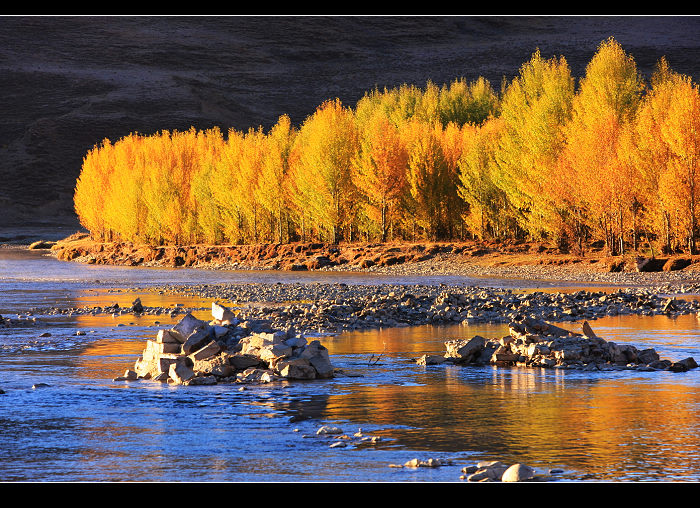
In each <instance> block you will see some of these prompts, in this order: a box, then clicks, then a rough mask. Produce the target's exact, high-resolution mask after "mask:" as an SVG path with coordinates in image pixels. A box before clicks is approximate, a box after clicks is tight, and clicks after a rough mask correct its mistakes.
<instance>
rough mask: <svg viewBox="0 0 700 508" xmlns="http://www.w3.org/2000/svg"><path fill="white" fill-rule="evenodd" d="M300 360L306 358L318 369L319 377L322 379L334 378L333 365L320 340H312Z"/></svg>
mask: <svg viewBox="0 0 700 508" xmlns="http://www.w3.org/2000/svg"><path fill="white" fill-rule="evenodd" d="M299 358H305V359H306V360H308V361H309V363H310V364H311V366H312V367H313V368H314V369H316V373H317V376H318V377H320V378H330V377H333V365H332V364H331V360H330V357H329V356H328V349H326V348H325V347H324V346H323V345H321V342H319V341H318V340H312V341H311V342H309V343H308V344H307V345H306V347H305V348H304V350H303V352H302V353H301V354H300V355H299Z"/></svg>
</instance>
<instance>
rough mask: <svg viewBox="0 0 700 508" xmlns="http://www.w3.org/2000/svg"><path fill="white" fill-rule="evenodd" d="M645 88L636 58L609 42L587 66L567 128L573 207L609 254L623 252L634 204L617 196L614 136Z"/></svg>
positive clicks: (631, 114) (566, 154) (629, 117)
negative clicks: (626, 220)
mask: <svg viewBox="0 0 700 508" xmlns="http://www.w3.org/2000/svg"><path fill="white" fill-rule="evenodd" d="M643 90H644V82H643V80H642V78H641V76H640V75H639V73H638V71H637V67H636V64H635V62H634V59H633V58H632V57H631V56H629V55H627V54H626V53H625V52H624V50H623V49H622V47H621V46H620V45H619V44H618V43H617V42H616V41H615V40H614V39H612V38H610V39H608V40H606V41H604V42H602V43H601V44H600V46H599V48H598V51H597V53H596V54H595V56H594V57H593V59H592V60H591V61H590V62H589V64H588V66H587V67H586V75H585V76H584V78H583V79H582V80H581V83H580V87H579V90H578V93H577V94H576V96H575V97H574V99H573V103H572V117H571V120H570V121H569V122H568V123H567V125H566V126H565V136H566V142H567V145H566V148H565V151H564V153H563V156H564V157H565V158H566V164H565V165H564V167H566V168H568V169H569V170H570V171H571V174H570V175H569V181H570V182H573V188H572V193H573V195H574V196H576V197H578V201H577V202H576V205H577V208H580V209H582V210H584V211H585V212H584V214H585V216H586V218H587V220H588V223H589V226H590V227H592V228H593V229H595V230H597V231H599V232H600V233H601V234H602V236H603V238H604V239H605V242H606V244H607V247H608V250H609V251H610V253H611V254H617V253H621V252H622V251H623V250H624V233H625V231H626V227H625V219H626V217H627V215H628V214H629V213H630V211H631V210H632V209H633V207H634V206H635V202H634V199H633V197H632V196H629V195H627V194H626V193H624V192H622V193H620V192H619V189H620V188H621V184H620V182H621V180H623V179H624V176H621V174H620V171H621V168H623V167H624V166H623V165H622V164H621V163H620V160H619V159H618V152H617V145H618V137H619V135H620V133H621V132H622V131H623V130H624V128H625V125H626V124H627V123H629V122H631V121H632V120H633V119H634V116H635V114H636V111H637V108H638V106H639V102H640V100H641V96H642V92H643ZM622 188H624V186H622ZM603 196H607V199H604V198H603ZM613 198H614V199H615V200H616V203H615V205H613V204H612V203H611V200H612V199H613ZM612 206H614V207H615V210H611V207H612Z"/></svg>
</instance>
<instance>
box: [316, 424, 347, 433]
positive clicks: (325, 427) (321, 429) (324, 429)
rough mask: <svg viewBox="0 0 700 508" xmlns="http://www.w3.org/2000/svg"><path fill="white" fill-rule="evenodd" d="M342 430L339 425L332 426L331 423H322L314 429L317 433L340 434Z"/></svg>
mask: <svg viewBox="0 0 700 508" xmlns="http://www.w3.org/2000/svg"><path fill="white" fill-rule="evenodd" d="M342 433H343V430H342V429H341V428H340V427H334V426H333V425H323V426H321V427H319V429H318V430H317V431H316V434H317V435H326V434H342Z"/></svg>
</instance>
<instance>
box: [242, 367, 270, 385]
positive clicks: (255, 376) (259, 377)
mask: <svg viewBox="0 0 700 508" xmlns="http://www.w3.org/2000/svg"><path fill="white" fill-rule="evenodd" d="M236 379H237V381H238V382H239V383H270V382H272V381H273V380H274V379H275V377H274V373H273V372H271V371H269V370H267V369H257V368H254V367H251V368H248V369H246V370H244V371H243V372H239V373H238V374H236Z"/></svg>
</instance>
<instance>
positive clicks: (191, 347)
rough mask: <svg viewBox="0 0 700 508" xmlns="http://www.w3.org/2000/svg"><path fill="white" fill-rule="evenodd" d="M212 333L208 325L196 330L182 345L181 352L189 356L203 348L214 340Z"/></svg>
mask: <svg viewBox="0 0 700 508" xmlns="http://www.w3.org/2000/svg"><path fill="white" fill-rule="evenodd" d="M213 331H214V330H213V328H212V327H210V326H209V325H205V326H203V327H201V328H196V329H195V330H194V331H193V332H192V333H191V334H190V335H189V336H188V337H187V339H186V340H185V342H184V343H183V344H182V352H183V353H185V354H186V355H189V354H192V353H193V352H194V351H196V350H198V349H199V348H201V347H203V346H204V345H205V344H207V343H208V342H209V341H211V340H212V339H213V338H214V334H213Z"/></svg>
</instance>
